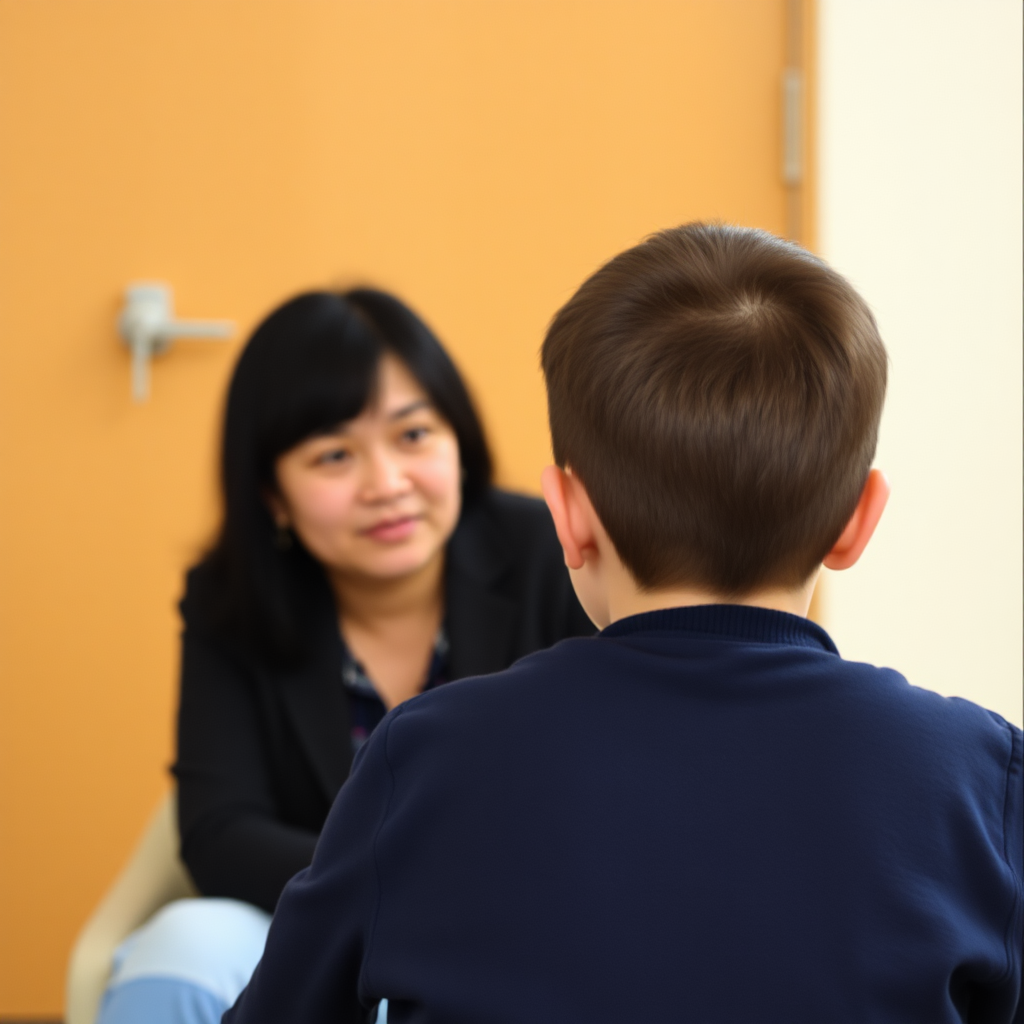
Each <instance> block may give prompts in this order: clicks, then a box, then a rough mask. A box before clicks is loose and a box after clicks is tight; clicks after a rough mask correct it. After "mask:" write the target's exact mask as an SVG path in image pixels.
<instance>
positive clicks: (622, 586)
mask: <svg viewBox="0 0 1024 1024" xmlns="http://www.w3.org/2000/svg"><path fill="white" fill-rule="evenodd" d="M614 575H618V574H617V573H616V574H614ZM817 579H818V573H814V574H813V575H812V576H811V578H810V579H809V580H808V581H807V582H806V583H805V584H804V585H803V586H802V587H799V588H797V589H794V590H789V589H784V588H766V589H763V590H757V591H754V592H752V593H750V594H745V595H743V596H739V597H738V596H724V595H722V594H716V593H714V592H713V591H708V590H701V589H699V588H694V587H671V588H667V589H664V590H641V589H639V588H638V587H637V585H636V582H635V581H634V580H633V578H632V576H630V575H629V574H628V573H626V574H625V576H624V578H622V579H614V580H609V584H610V585H609V586H608V589H607V591H606V594H607V608H606V612H607V615H608V622H607V623H604V624H600V623H599V624H598V625H601V626H602V628H603V626H604V625H610V624H611V623H612V622H617V621H618V620H619V619H625V618H627V617H628V616H630V615H639V614H640V613H641V612H652V611H657V610H659V609H661V608H686V607H691V606H694V605H701V604H742V605H749V606H752V607H756V608H771V609H774V610H775V611H780V612H789V614H790V615H799V616H801V617H802V618H806V617H807V612H808V610H809V609H810V606H811V595H812V594H813V593H814V584H815V583H816V582H817Z"/></svg>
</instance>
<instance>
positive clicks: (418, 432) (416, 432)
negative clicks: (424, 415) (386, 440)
mask: <svg viewBox="0 0 1024 1024" xmlns="http://www.w3.org/2000/svg"><path fill="white" fill-rule="evenodd" d="M429 433H430V430H429V429H428V428H427V427H410V428H409V429H408V430H405V431H403V432H402V440H404V441H412V442H414V443H415V442H416V441H422V440H423V438H425V437H426V436H427V434H429Z"/></svg>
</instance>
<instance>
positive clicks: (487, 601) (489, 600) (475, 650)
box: [445, 507, 519, 679]
mask: <svg viewBox="0 0 1024 1024" xmlns="http://www.w3.org/2000/svg"><path fill="white" fill-rule="evenodd" d="M508 559H509V556H508V552H507V549H506V546H505V545H504V544H503V543H502V538H501V537H500V536H496V535H495V530H494V524H492V523H491V522H490V520H489V518H488V516H487V515H486V510H485V509H484V508H481V507H478V508H476V509H471V510H470V511H469V512H468V513H467V514H466V515H464V516H463V518H462V520H461V521H460V522H459V526H458V528H457V529H456V531H455V533H454V534H453V535H452V539H451V540H450V541H449V543H448V551H447V565H446V569H445V577H446V578H445V602H446V607H445V629H446V631H447V634H448V641H449V644H450V653H449V655H448V670H449V674H450V676H451V678H452V679H461V678H463V677H464V676H476V675H485V674H486V673H488V672H497V671H500V670H501V669H503V668H506V667H507V666H508V665H509V663H510V661H511V660H512V655H513V650H512V646H513V641H514V638H515V633H516V625H517V618H518V615H519V607H518V605H517V604H516V602H515V601H513V600H512V599H510V598H508V597H505V596H504V595H503V594H501V593H500V591H499V590H498V587H497V584H498V583H499V582H500V580H501V577H502V576H503V575H504V573H505V570H506V569H507V568H508V564H509V562H508Z"/></svg>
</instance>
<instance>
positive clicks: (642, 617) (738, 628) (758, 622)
mask: <svg viewBox="0 0 1024 1024" xmlns="http://www.w3.org/2000/svg"><path fill="white" fill-rule="evenodd" d="M638 633H685V634H686V635H687V636H691V637H695V638H696V637H700V638H701V639H705V640H712V639H714V640H745V641H747V642H748V643H758V644H787V645H790V646H796V647H817V648H819V649H821V650H825V651H828V652H829V653H830V654H838V653H839V651H838V650H837V649H836V645H835V644H834V643H833V642H832V638H831V637H830V636H829V635H828V633H826V632H825V630H823V629H822V628H821V626H818V625H816V624H815V623H813V622H811V620H810V619H804V618H801V617H800V616H799V615H790V614H789V612H778V611H775V610H773V609H771V608H754V607H751V606H750V605H745V604H698V605H692V606H690V607H687V608H659V609H658V610H657V611H653V612H641V613H640V614H639V615H630V616H628V617H627V618H625V619H619V620H618V621H617V622H613V623H612V624H611V625H610V626H608V627H607V628H606V629H603V630H601V632H600V633H599V634H598V636H602V637H620V636H631V635H636V634H638Z"/></svg>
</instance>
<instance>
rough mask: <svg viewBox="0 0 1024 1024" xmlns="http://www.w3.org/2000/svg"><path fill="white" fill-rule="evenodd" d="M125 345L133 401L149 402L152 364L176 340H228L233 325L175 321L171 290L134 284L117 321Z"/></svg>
mask: <svg viewBox="0 0 1024 1024" xmlns="http://www.w3.org/2000/svg"><path fill="white" fill-rule="evenodd" d="M118 327H119V329H120V332H121V337H122V338H123V339H124V343H125V344H126V345H127V346H128V348H129V349H131V353H132V398H134V399H135V401H136V402H144V401H146V399H147V398H149V362H150V360H151V359H152V358H153V356H155V355H158V354H159V353H161V352H165V351H166V350H167V349H168V348H169V347H170V345H171V342H172V341H174V340H175V339H177V338H228V337H230V336H231V334H232V332H233V331H234V324H232V323H231V322H230V321H228V320H175V319H174V314H173V303H172V298H171V289H170V287H169V286H168V285H165V284H160V283H152V284H133V285H130V286H129V287H128V289H127V291H126V293H125V305H124V309H122V310H121V315H120V317H119V318H118Z"/></svg>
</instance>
